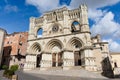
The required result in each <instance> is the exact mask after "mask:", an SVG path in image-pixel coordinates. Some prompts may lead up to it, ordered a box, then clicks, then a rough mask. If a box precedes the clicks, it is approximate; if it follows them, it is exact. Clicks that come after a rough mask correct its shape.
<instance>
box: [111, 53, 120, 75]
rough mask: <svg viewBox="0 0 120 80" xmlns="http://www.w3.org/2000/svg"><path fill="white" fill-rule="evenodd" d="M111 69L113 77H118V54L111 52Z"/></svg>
mask: <svg viewBox="0 0 120 80" xmlns="http://www.w3.org/2000/svg"><path fill="white" fill-rule="evenodd" d="M110 55H111V59H112V68H113V72H114V75H115V76H119V77H120V53H117V52H111V53H110Z"/></svg>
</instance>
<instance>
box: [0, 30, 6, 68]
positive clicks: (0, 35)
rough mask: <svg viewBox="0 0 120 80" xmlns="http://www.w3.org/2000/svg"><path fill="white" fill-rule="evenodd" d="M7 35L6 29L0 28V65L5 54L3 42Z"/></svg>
mask: <svg viewBox="0 0 120 80" xmlns="http://www.w3.org/2000/svg"><path fill="white" fill-rule="evenodd" d="M5 35H6V31H5V30H3V29H1V28H0V66H1V60H2V55H3V43H4V38H5Z"/></svg>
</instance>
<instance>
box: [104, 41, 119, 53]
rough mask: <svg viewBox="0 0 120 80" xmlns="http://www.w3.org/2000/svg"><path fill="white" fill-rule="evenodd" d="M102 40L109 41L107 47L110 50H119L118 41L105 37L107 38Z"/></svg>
mask: <svg viewBox="0 0 120 80" xmlns="http://www.w3.org/2000/svg"><path fill="white" fill-rule="evenodd" d="M103 41H104V42H109V48H110V51H112V52H120V43H118V42H116V41H114V40H112V39H107V40H103Z"/></svg>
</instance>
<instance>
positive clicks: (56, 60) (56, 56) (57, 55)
mask: <svg viewBox="0 0 120 80" xmlns="http://www.w3.org/2000/svg"><path fill="white" fill-rule="evenodd" d="M56 67H58V53H56Z"/></svg>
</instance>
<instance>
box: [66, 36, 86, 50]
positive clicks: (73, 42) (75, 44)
mask: <svg viewBox="0 0 120 80" xmlns="http://www.w3.org/2000/svg"><path fill="white" fill-rule="evenodd" d="M83 45H84V44H83V42H82V41H81V40H80V39H79V38H77V37H73V38H71V39H70V40H69V41H68V43H67V49H70V50H73V49H76V48H79V49H80V48H81V47H82V46H83Z"/></svg>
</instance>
